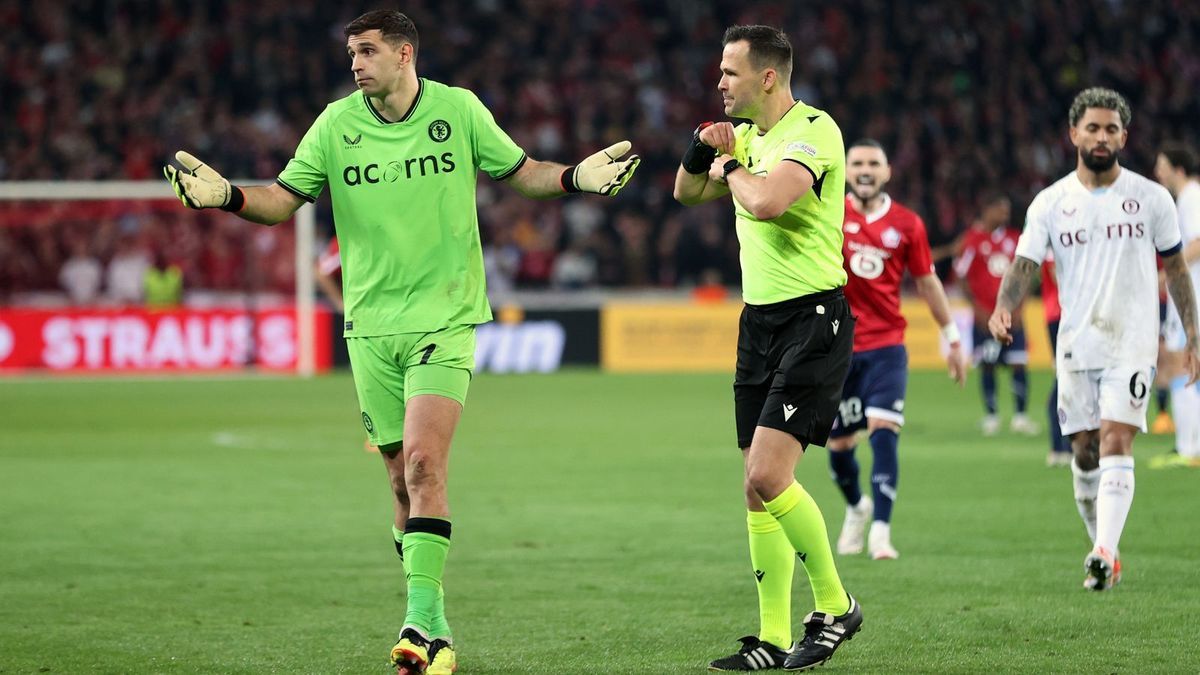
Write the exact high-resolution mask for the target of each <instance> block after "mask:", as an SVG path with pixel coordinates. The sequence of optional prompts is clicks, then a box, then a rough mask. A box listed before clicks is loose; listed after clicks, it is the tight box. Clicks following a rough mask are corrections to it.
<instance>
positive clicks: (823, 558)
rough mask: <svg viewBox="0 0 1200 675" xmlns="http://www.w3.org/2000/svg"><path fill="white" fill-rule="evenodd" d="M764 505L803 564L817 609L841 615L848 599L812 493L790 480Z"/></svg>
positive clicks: (822, 519)
mask: <svg viewBox="0 0 1200 675" xmlns="http://www.w3.org/2000/svg"><path fill="white" fill-rule="evenodd" d="M764 506H766V507H767V512H768V513H770V514H771V515H772V516H774V517H775V520H777V521H779V526H780V527H781V528H783V531H784V533H785V534H787V538H788V541H790V542H791V544H792V548H793V549H795V551H796V556H797V557H798V558H800V562H802V563H804V569H805V571H807V572H808V581H809V583H810V584H811V585H812V591H813V601H814V602H815V604H816V609H817V611H818V612H825V613H826V614H833V615H835V616H836V615H840V614H845V613H846V612H847V611H848V610H849V609H850V599H849V597H848V596H847V595H846V589H845V588H843V587H842V580H841V579H840V578H838V573H837V567H836V566H835V565H834V564H833V551H832V550H831V549H830V548H829V533H828V532H827V531H826V529H825V519H824V518H823V517H822V516H821V509H820V508H818V507H817V503H816V502H815V501H813V498H812V496H811V495H809V494H808V493H807V492H805V490H804V488H802V487H800V484H799V483H797V482H795V481H793V482H792V484H791V485H789V486H788V487H787V489H786V490H784V491H783V492H782V493H780V494H779V496H778V497H776V498H774V499H772V500H771V501H769V502H765V503H764Z"/></svg>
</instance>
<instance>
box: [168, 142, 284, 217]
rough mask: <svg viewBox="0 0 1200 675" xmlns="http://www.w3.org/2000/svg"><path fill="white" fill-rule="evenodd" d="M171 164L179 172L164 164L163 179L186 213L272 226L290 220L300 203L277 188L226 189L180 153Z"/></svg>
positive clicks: (218, 177)
mask: <svg viewBox="0 0 1200 675" xmlns="http://www.w3.org/2000/svg"><path fill="white" fill-rule="evenodd" d="M175 160H176V161H177V162H179V163H180V164H181V165H182V166H183V169H182V170H181V169H179V168H177V167H175V166H174V165H170V164H168V165H167V166H165V167H163V175H165V176H166V177H167V180H168V181H170V182H171V187H172V189H174V190H175V195H176V196H177V197H179V201H181V202H183V204H184V206H187V207H188V208H190V209H221V210H223V211H229V212H230V213H233V214H236V215H237V216H238V217H240V218H244V219H246V220H249V221H250V222H253V223H259V224H262V225H274V224H276V223H280V222H283V221H285V220H287V219H288V218H290V217H291V216H292V214H293V213H295V212H296V209H298V208H300V206H301V205H302V204H304V200H303V199H301V198H300V197H297V196H296V195H294V194H292V193H291V192H288V191H287V190H285V189H283V187H282V186H280V185H279V184H277V183H276V184H272V185H267V186H263V187H238V186H236V185H230V184H229V181H228V180H226V179H225V177H224V176H222V175H221V174H219V173H217V171H216V170H215V169H213V168H212V167H210V166H209V165H207V164H205V163H204V162H201V161H200V160H198V159H196V158H195V157H193V156H192V155H191V154H189V153H187V152H184V151H182V150H180V151H179V152H177V153H175Z"/></svg>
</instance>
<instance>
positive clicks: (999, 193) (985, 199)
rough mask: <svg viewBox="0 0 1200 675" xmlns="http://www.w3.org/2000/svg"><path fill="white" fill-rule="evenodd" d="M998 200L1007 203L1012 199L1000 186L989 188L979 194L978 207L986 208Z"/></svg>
mask: <svg viewBox="0 0 1200 675" xmlns="http://www.w3.org/2000/svg"><path fill="white" fill-rule="evenodd" d="M1000 202H1008V203H1009V204H1011V203H1012V199H1011V198H1010V197H1009V196H1008V193H1007V192H1005V191H1004V190H1002V189H1000V188H989V189H987V190H984V191H983V192H982V193H981V194H980V195H979V208H980V209H986V208H987V207H989V206H992V205H993V204H999V203H1000Z"/></svg>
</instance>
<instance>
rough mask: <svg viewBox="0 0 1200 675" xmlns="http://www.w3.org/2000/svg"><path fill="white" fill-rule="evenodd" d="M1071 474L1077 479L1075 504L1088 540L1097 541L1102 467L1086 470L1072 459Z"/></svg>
mask: <svg viewBox="0 0 1200 675" xmlns="http://www.w3.org/2000/svg"><path fill="white" fill-rule="evenodd" d="M1071 475H1072V476H1073V477H1074V479H1075V506H1076V507H1077V508H1078V509H1079V517H1080V518H1083V526H1084V527H1086V528H1087V533H1088V540H1089V541H1091V542H1092V543H1093V544H1095V543H1096V493H1097V491H1098V490H1099V489H1100V469H1092V470H1091V471H1084V470H1083V469H1081V468H1079V465H1078V464H1076V463H1075V460H1074V459H1072V460H1071Z"/></svg>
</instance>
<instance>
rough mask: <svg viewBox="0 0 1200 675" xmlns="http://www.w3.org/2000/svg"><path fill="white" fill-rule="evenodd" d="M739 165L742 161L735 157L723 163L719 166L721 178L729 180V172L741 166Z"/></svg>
mask: <svg viewBox="0 0 1200 675" xmlns="http://www.w3.org/2000/svg"><path fill="white" fill-rule="evenodd" d="M741 166H742V163H741V162H739V161H737V160H736V159H731V160H729V161H728V162H725V164H724V165H722V166H721V180H723V181H725V182H729V174H731V173H733V172H734V171H735V170H737V169H739V168H741Z"/></svg>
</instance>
